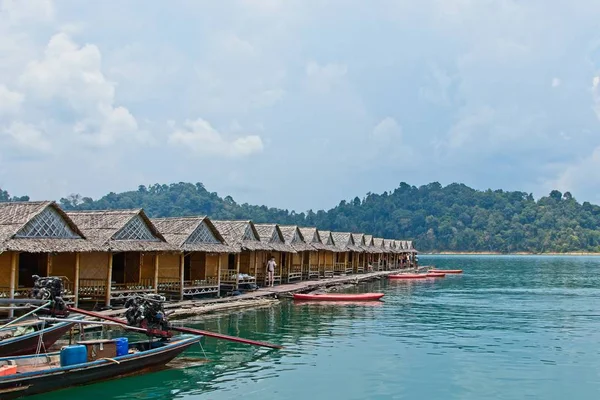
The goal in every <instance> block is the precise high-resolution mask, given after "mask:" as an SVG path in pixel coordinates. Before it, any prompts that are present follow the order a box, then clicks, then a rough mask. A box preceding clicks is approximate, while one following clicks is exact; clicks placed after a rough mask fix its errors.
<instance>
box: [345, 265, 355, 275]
mask: <svg viewBox="0 0 600 400" xmlns="http://www.w3.org/2000/svg"><path fill="white" fill-rule="evenodd" d="M345 272H346V273H347V274H351V273H352V272H354V270H353V268H352V263H348V264H346V270H345Z"/></svg>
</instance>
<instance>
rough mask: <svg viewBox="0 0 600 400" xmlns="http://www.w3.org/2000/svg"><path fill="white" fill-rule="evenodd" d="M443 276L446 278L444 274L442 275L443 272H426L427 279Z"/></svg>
mask: <svg viewBox="0 0 600 400" xmlns="http://www.w3.org/2000/svg"><path fill="white" fill-rule="evenodd" d="M445 276H446V274H444V273H443V272H428V273H427V277H428V278H443V277H445Z"/></svg>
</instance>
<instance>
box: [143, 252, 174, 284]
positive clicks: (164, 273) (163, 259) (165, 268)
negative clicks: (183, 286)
mask: <svg viewBox="0 0 600 400" xmlns="http://www.w3.org/2000/svg"><path fill="white" fill-rule="evenodd" d="M146 257H147V254H144V258H146ZM180 263H181V255H180V254H179V253H162V254H161V255H160V256H159V258H158V277H159V278H173V279H176V280H177V281H179V279H180V277H181V274H180V271H179V268H180ZM152 273H153V274H154V266H152ZM152 277H154V275H153V276H152ZM159 282H161V281H159Z"/></svg>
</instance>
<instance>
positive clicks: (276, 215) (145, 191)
mask: <svg viewBox="0 0 600 400" xmlns="http://www.w3.org/2000/svg"><path fill="white" fill-rule="evenodd" d="M26 199H27V197H26V196H25V197H23V198H11V197H10V196H9V195H8V193H6V192H3V191H1V190H0V201H2V200H3V201H7V200H26ZM60 204H61V206H62V207H64V208H65V209H115V208H137V207H141V208H144V209H145V210H146V212H147V213H148V214H149V215H150V216H152V217H164V216H181V215H205V214H206V215H208V216H210V217H211V218H213V219H251V220H253V221H255V222H277V223H280V224H297V225H303V226H317V227H318V228H320V229H331V230H338V231H352V232H368V233H372V234H374V235H376V236H382V237H389V238H398V239H409V240H410V239H412V240H414V241H415V242H416V246H417V248H418V249H419V250H420V251H485V252H488V251H492V252H505V253H508V252H534V253H543V252H576V251H591V252H600V232H599V231H597V228H598V226H600V207H598V206H596V205H592V204H590V203H588V202H585V203H583V204H579V203H578V202H577V201H576V200H575V199H574V198H573V197H572V196H571V194H570V193H569V192H566V193H564V194H562V193H560V192H559V191H556V190H555V191H552V192H551V193H550V195H549V196H547V197H542V198H541V199H539V200H537V201H536V200H535V199H534V198H533V196H532V195H531V194H527V193H523V192H505V191H502V190H495V191H492V190H487V191H478V190H474V189H471V188H469V187H467V186H465V185H462V184H451V185H448V186H446V187H442V185H440V184H439V183H437V182H436V183H430V184H428V185H425V186H421V187H415V186H410V185H408V184H406V183H401V184H400V186H399V187H398V188H397V189H395V190H394V191H393V192H391V193H388V192H385V193H383V194H372V193H369V194H367V196H366V197H365V198H363V199H360V198H358V197H356V198H355V199H354V200H352V201H350V202H346V201H342V202H341V203H340V204H339V205H338V206H336V207H334V208H333V209H331V210H329V211H317V212H313V211H308V212H303V213H295V212H294V211H288V210H280V209H275V208H268V207H265V206H253V205H248V204H238V203H236V202H235V201H234V200H233V199H232V198H231V197H229V196H227V197H225V198H221V197H219V196H218V195H217V194H216V193H210V192H209V191H207V190H206V189H205V188H204V186H203V185H202V184H200V183H197V184H195V185H194V184H191V183H176V184H171V185H158V184H157V185H151V186H148V187H146V186H140V187H139V188H138V190H136V191H131V192H124V193H118V194H117V193H109V194H108V195H106V196H104V197H102V198H101V199H98V200H92V199H91V198H87V197H81V196H79V195H75V196H70V197H69V198H66V199H61V200H60Z"/></svg>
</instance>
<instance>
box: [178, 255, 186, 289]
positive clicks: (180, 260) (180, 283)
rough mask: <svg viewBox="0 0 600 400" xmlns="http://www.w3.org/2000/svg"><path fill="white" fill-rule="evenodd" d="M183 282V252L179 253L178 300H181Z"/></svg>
mask: <svg viewBox="0 0 600 400" xmlns="http://www.w3.org/2000/svg"><path fill="white" fill-rule="evenodd" d="M184 283H185V253H184V252H181V254H180V255H179V300H183V284H184Z"/></svg>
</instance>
